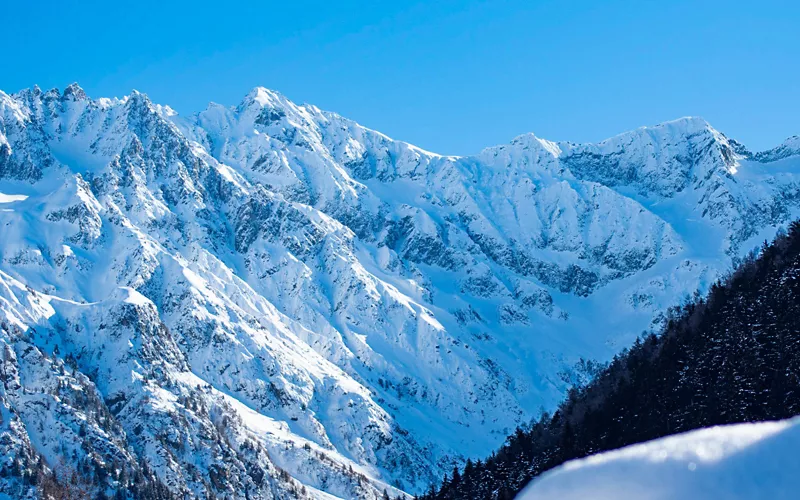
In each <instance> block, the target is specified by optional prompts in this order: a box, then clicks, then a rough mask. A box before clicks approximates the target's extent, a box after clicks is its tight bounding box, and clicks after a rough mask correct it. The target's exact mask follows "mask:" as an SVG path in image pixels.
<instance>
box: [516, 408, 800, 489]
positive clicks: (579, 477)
mask: <svg viewBox="0 0 800 500" xmlns="http://www.w3.org/2000/svg"><path fill="white" fill-rule="evenodd" d="M798 449H800V420H798V419H792V420H785V421H779V422H762V423H748V424H738V425H730V426H723V427H711V428H707V429H700V430H697V431H692V432H688V433H685V434H679V435H676V436H670V437H666V438H662V439H657V440H655V441H650V442H647V443H642V444H637V445H633V446H629V447H626V448H622V449H619V450H615V451H611V452H607V453H601V454H598V455H593V456H590V457H587V458H584V459H581V460H573V461H571V462H567V463H566V464H564V465H562V466H560V467H558V468H556V469H553V470H552V471H549V472H547V473H545V474H543V475H542V476H541V477H539V478H537V479H535V480H534V481H533V482H532V483H531V484H530V485H529V486H528V487H527V488H525V490H523V492H522V493H521V494H520V495H519V496H518V497H517V498H519V499H520V500H587V499H592V500H617V499H620V498H631V499H634V498H635V499H637V500H707V499H711V498H713V499H718V500H753V499H760V498H764V499H767V498H768V499H771V500H781V499H787V500H788V499H793V498H797V492H798V491H800V475H798V474H797V471H798V470H800V454H798V453H797V450H798Z"/></svg>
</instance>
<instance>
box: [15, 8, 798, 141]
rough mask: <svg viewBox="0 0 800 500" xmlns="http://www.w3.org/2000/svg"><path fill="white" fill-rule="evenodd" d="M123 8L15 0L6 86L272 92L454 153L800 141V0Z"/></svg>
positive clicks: (102, 92) (200, 103) (192, 106)
mask: <svg viewBox="0 0 800 500" xmlns="http://www.w3.org/2000/svg"><path fill="white" fill-rule="evenodd" d="M78 3H80V4H81V7H76V6H75V5H76V4H78ZM109 3H111V2H109ZM114 3H117V4H119V5H118V6H110V5H106V4H105V2H92V1H84V2H65V1H63V0H58V1H50V0H43V1H37V2H23V1H21V0H10V1H7V2H4V5H3V9H2V10H3V12H2V16H3V18H5V19H4V22H3V23H2V24H3V29H2V30H0V46H2V47H3V52H2V62H1V63H0V89H3V90H5V91H7V92H16V91H17V90H19V89H22V88H26V87H31V86H33V84H38V85H39V86H41V87H43V88H51V87H59V88H61V89H63V88H64V87H65V86H66V85H68V84H69V83H71V82H73V81H77V82H78V83H80V84H81V86H83V87H84V88H85V89H86V91H87V92H88V93H89V94H90V95H92V96H94V97H100V96H123V95H127V94H128V93H129V92H130V90H131V89H132V88H136V89H138V90H141V91H143V92H146V93H148V94H149V95H150V97H151V98H152V99H153V100H154V101H156V102H159V103H164V104H169V105H171V106H172V107H173V108H175V109H177V110H178V111H179V112H181V113H191V112H194V111H199V110H201V109H203V108H205V106H206V104H207V102H208V101H215V102H219V103H223V104H236V103H238V102H239V101H240V100H241V98H242V97H243V96H244V94H246V93H247V91H248V90H249V89H250V88H252V87H254V86H257V85H263V86H265V87H269V88H272V89H275V90H278V91H280V92H282V93H284V94H285V95H287V96H288V97H289V98H291V99H293V100H295V101H297V102H309V103H313V104H316V105H317V106H319V107H321V108H323V109H328V110H332V111H337V112H339V113H341V114H343V115H345V116H347V117H350V118H353V119H355V120H357V121H358V122H360V123H362V124H363V125H366V126H368V127H371V128H375V129H378V130H380V131H382V132H384V133H387V134H389V135H390V136H393V137H395V138H397V139H402V140H406V141H409V142H412V143H415V144H417V145H419V146H420V147H423V148H426V149H430V150H433V151H436V152H440V153H446V154H469V153H473V152H477V151H478V150H480V149H481V148H483V147H485V146H490V145H494V144H499V143H504V142H508V141H509V140H511V139H512V138H513V137H514V136H516V135H518V134H521V133H524V132H535V133H536V134H537V135H539V136H541V137H546V138H549V139H554V140H572V141H596V140H600V139H603V138H605V137H608V136H610V135H613V134H615V133H618V132H622V131H625V130H628V129H631V128H634V127H637V126H641V125H646V124H654V123H657V122H660V121H664V120H668V119H672V118H677V117H680V116H685V115H699V116H703V117H704V118H706V119H707V120H709V121H710V122H711V123H712V124H713V125H714V126H715V127H716V128H718V129H720V130H722V131H723V132H725V133H726V134H728V135H730V136H732V137H734V138H737V139H739V140H740V141H742V142H744V143H745V144H746V145H748V146H749V147H750V148H751V149H756V150H758V149H764V148H768V147H772V146H774V145H776V144H777V143H779V142H781V141H782V140H783V139H785V138H786V137H787V136H790V135H794V134H800V6H798V3H797V2H789V1H783V2H776V1H771V0H760V1H758V2H752V1H737V0H729V1H719V2H718V1H702V0H698V1H693V2H690V1H683V0H677V1H659V2H651V1H646V0H641V1H636V2H633V1H631V2H621V1H562V2H556V1H536V0H529V1H522V0H519V1H516V0H508V1H503V0H493V1H474V0H464V1H458V2H457V1H451V0H436V1H428V2H417V1H408V2H385V1H375V2H357V1H339V2H336V1H327V2H325V1H313V2H312V1H304V0H294V1H292V0H284V1H282V2H271V1H268V0H261V1H257V2H256V1H252V2H240V1H236V0H224V1H222V2H217V1H215V2H209V1H194V2H176V1H171V0H159V1H150V0H143V1H137V2H114Z"/></svg>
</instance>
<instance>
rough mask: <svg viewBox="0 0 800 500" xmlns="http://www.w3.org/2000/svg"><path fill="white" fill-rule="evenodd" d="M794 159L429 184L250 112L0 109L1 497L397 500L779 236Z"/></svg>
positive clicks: (620, 145)
mask: <svg viewBox="0 0 800 500" xmlns="http://www.w3.org/2000/svg"><path fill="white" fill-rule="evenodd" d="M796 142H797V141H796V140H794V139H790V140H789V141H787V142H786V143H785V144H784V145H783V146H779V147H778V148H776V149H774V150H771V151H768V152H763V153H751V152H749V151H748V150H747V148H746V147H745V146H743V145H741V144H738V143H736V142H735V141H733V140H731V139H729V138H727V137H726V136H725V135H723V134H722V133H720V132H718V131H716V130H714V129H713V128H712V127H711V126H710V125H709V124H708V123H706V122H705V121H703V120H701V119H698V118H684V119H680V120H676V121H674V122H668V123H665V124H662V125H658V126H655V127H647V128H641V129H637V130H635V131H632V132H628V133H625V134H622V135H620V136H617V137H614V138H611V139H608V140H606V141H603V142H601V143H598V144H572V143H566V142H563V143H556V142H550V141H546V140H543V139H540V138H537V137H535V136H533V135H523V136H520V137H518V138H516V139H514V140H513V141H512V142H511V143H509V144H507V145H502V146H497V147H492V148H488V149H485V150H483V151H481V152H480V153H478V154H477V155H474V156H467V157H452V156H441V155H437V154H434V153H431V152H428V151H425V150H423V149H420V148H417V147H415V146H412V145H410V144H407V143H404V142H400V141H395V140H392V139H390V138H389V137H387V136H385V135H383V134H381V133H379V132H375V131H373V130H370V129H367V128H364V127H362V126H360V125H358V124H357V123H355V122H353V121H351V120H348V119H346V118H343V117H341V116H339V115H337V114H334V113H330V112H326V111H322V110H320V109H318V108H316V107H315V106H312V105H297V104H295V103H293V102H291V101H290V100H288V99H287V98H286V97H284V96H282V95H281V94H279V93H277V92H273V91H270V90H267V89H264V88H260V87H259V88H256V89H254V90H253V91H251V92H250V93H249V94H248V95H247V96H246V97H245V98H244V99H243V101H242V102H241V103H240V104H238V105H236V106H233V107H225V106H220V105H216V104H212V105H210V106H209V107H208V109H206V110H205V111H203V112H200V113H197V114H194V115H190V116H182V115H180V114H178V113H176V112H175V111H174V110H172V109H171V108H169V107H168V106H164V105H159V104H156V103H153V102H152V101H150V99H149V98H148V97H147V96H146V95H145V94H142V93H139V92H133V93H131V95H130V96H128V97H125V98H122V99H117V98H99V99H93V98H90V97H88V96H87V95H86V93H85V92H84V91H83V90H82V89H81V88H80V87H79V86H77V85H71V86H69V87H68V88H67V89H65V90H64V91H63V92H60V91H58V90H56V89H53V90H49V91H42V90H41V89H39V88H38V87H34V88H33V89H30V90H24V91H21V92H19V93H16V94H13V95H9V94H5V93H2V92H0V228H2V238H0V318H1V319H2V321H3V325H4V326H3V328H2V334H0V343H2V348H3V349H4V352H5V353H6V354H5V357H4V358H3V359H4V361H3V363H4V365H3V367H4V368H3V373H4V374H5V375H4V377H5V378H4V384H5V385H4V389H3V390H2V391H3V392H2V393H0V405H2V406H1V407H0V410H1V411H0V413H2V415H3V420H2V422H3V424H2V425H3V432H5V433H6V435H7V436H8V437H9V439H8V440H6V441H4V442H5V443H6V444H7V446H8V447H9V448H8V450H7V451H8V453H7V454H4V455H3V456H6V457H12V458H8V459H7V460H6V463H5V467H7V470H8V471H9V475H7V476H1V477H0V492H2V493H6V494H9V495H11V496H24V495H30V494H32V492H33V491H34V490H35V488H36V485H34V484H32V483H31V482H30V479H25V478H30V477H38V476H37V474H39V472H35V471H44V472H41V474H45V475H47V474H50V472H47V471H53V470H55V471H56V472H57V474H56V477H58V471H59V470H63V469H64V467H66V468H67V469H69V470H71V469H72V468H74V469H75V470H76V471H77V473H78V474H80V475H81V477H84V478H85V479H86V480H87V483H88V484H90V485H93V486H92V487H93V488H95V489H102V490H103V491H105V492H106V493H107V494H113V493H114V492H115V491H117V490H123V489H125V488H128V486H130V485H133V484H139V486H138V487H139V489H140V490H141V491H147V492H152V491H155V490H158V491H161V492H163V491H168V492H170V494H173V495H177V496H181V497H182V496H183V495H188V496H190V497H204V496H209V495H210V496H219V497H222V496H225V495H228V496H231V497H245V496H249V497H251V498H269V497H274V498H295V497H297V496H302V495H306V496H309V497H315V498H326V497H325V496H324V494H323V493H321V492H324V493H326V494H330V495H334V496H338V497H343V498H381V497H382V496H383V493H384V490H385V491H386V493H387V495H389V496H398V495H403V491H405V492H411V493H413V492H418V491H421V489H422V488H425V487H426V486H427V485H428V484H430V483H432V482H434V481H436V480H438V479H439V478H441V477H442V475H443V474H444V473H445V472H446V471H450V470H452V467H453V465H456V464H461V463H462V462H463V461H464V460H465V459H466V458H468V457H473V458H474V457H478V456H483V455H485V454H486V453H488V452H489V451H490V450H492V449H494V448H495V447H497V446H498V445H499V444H500V443H501V442H502V441H503V440H504V439H505V436H506V435H507V433H508V432H510V431H511V430H512V429H514V428H515V427H516V426H517V425H518V424H520V423H523V422H528V421H529V420H530V419H531V418H532V417H534V416H537V415H538V414H539V412H540V411H541V409H542V408H544V409H552V408H553V407H554V406H555V404H556V403H557V402H558V401H559V400H560V399H561V398H562V397H563V395H564V394H565V392H566V391H567V389H568V388H569V387H570V386H572V385H573V384H575V383H576V382H581V381H584V380H586V379H587V378H589V377H591V376H592V369H591V366H592V364H591V363H587V362H586V361H588V360H598V361H605V360H608V359H610V358H611V356H613V354H615V353H616V352H617V351H618V350H619V349H621V348H622V347H624V346H625V345H627V344H628V343H629V342H631V341H632V339H633V338H634V337H635V336H637V335H638V334H640V333H641V332H642V331H643V330H646V329H650V328H652V327H655V326H658V325H660V322H661V320H662V319H663V316H662V313H663V311H664V310H665V309H666V308H667V307H668V306H670V305H673V304H675V303H677V302H678V301H680V300H681V299H682V298H683V297H684V296H686V295H687V294H691V293H693V292H694V291H695V290H698V289H699V290H701V291H703V290H705V288H706V287H707V286H708V285H709V284H710V283H711V282H712V281H713V280H714V279H715V278H716V277H717V276H718V275H719V274H720V273H721V272H723V271H725V270H726V269H728V268H729V267H730V265H731V262H732V261H735V260H737V259H738V258H740V257H741V256H742V255H744V254H745V253H746V252H747V251H749V250H750V249H751V248H752V247H753V246H754V245H756V244H757V243H759V242H760V241H762V240H763V239H764V238H771V237H772V235H773V234H774V233H775V231H776V230H777V229H778V228H779V227H781V226H782V225H784V224H785V223H786V222H787V221H788V220H790V219H791V218H792V217H795V216H796V215H797V214H798V212H799V210H798V205H799V204H800V185H798V179H799V178H800V177H798V175H799V174H800V151H798V149H797V148H796V147H795V145H796V144H795V143H796ZM582 360H583V362H581V361H582ZM3 446H6V445H3ZM13 457H27V458H24V459H23V458H19V459H17V458H13ZM59 464H64V465H63V467H61V466H60V465H59ZM75 464H77V465H75ZM4 470H6V469H4ZM61 474H62V476H64V474H65V473H64V472H62V473H61ZM47 477H52V476H47ZM136 481H138V483H137V482H136ZM128 489H129V490H130V488H128ZM131 491H133V490H131ZM137 491H139V490H137ZM148 494H150V493H148Z"/></svg>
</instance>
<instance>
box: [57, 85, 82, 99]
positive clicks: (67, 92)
mask: <svg viewBox="0 0 800 500" xmlns="http://www.w3.org/2000/svg"><path fill="white" fill-rule="evenodd" d="M61 98H62V99H64V100H71V101H83V100H84V99H88V97H87V96H86V92H84V91H83V89H82V88H81V87H80V85H78V84H77V83H71V84H69V86H67V88H65V89H64V93H63V94H62V95H61Z"/></svg>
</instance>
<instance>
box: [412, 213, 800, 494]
mask: <svg viewBox="0 0 800 500" xmlns="http://www.w3.org/2000/svg"><path fill="white" fill-rule="evenodd" d="M799 376H800V222H794V223H793V224H791V226H790V227H789V230H788V233H786V234H781V235H779V236H778V237H777V238H776V239H775V241H774V242H773V243H772V244H766V243H765V244H764V246H763V248H762V249H761V252H760V253H759V254H755V253H754V254H753V255H752V256H751V257H749V258H747V259H745V261H744V262H743V263H742V264H740V265H739V266H738V268H737V269H736V270H735V272H733V273H732V274H731V275H729V276H727V277H725V278H724V279H722V280H720V282H718V283H717V284H715V285H714V286H712V288H711V290H710V292H709V294H708V297H707V298H700V297H697V298H696V299H695V300H693V301H692V302H690V303H688V304H685V305H683V306H681V307H676V308H675V309H673V310H672V311H671V314H670V317H669V319H668V321H667V323H666V325H665V327H664V329H663V331H662V332H661V334H660V335H649V336H647V337H645V338H643V339H641V340H637V341H636V343H635V344H634V345H633V346H632V347H631V348H630V349H629V350H625V351H624V352H622V353H621V354H620V355H618V356H616V357H615V358H614V360H613V361H612V362H611V363H610V364H609V366H608V367H607V368H606V369H605V370H604V371H603V372H601V373H600V374H599V375H598V376H597V377H596V378H595V379H594V381H593V382H591V383H590V384H589V385H588V386H586V387H584V388H581V389H573V390H572V391H571V392H570V393H569V395H568V397H567V399H566V400H565V401H564V402H563V403H562V404H561V406H560V407H559V409H558V410H557V411H556V412H555V413H554V414H553V415H547V414H546V415H544V416H542V418H541V419H539V420H538V421H537V422H534V423H533V424H532V425H531V426H530V427H529V428H525V429H517V431H516V433H515V434H514V435H512V436H510V437H509V438H508V440H507V442H506V444H505V445H504V446H503V447H502V448H501V449H500V450H498V451H497V452H496V453H495V454H493V455H492V456H491V457H489V458H488V459H487V460H486V461H485V462H484V461H479V462H477V463H472V462H468V463H467V466H466V469H465V470H462V471H454V472H453V474H452V475H451V476H450V478H449V479H448V478H446V479H445V482H444V484H443V485H441V486H440V487H439V488H438V489H437V490H436V491H431V492H429V493H428V494H427V495H423V496H422V497H421V498H422V499H424V500H431V499H460V498H492V499H494V498H499V499H505V498H513V497H514V495H515V494H516V493H517V492H519V491H520V490H521V489H522V488H523V487H524V486H525V484H526V483H527V482H528V481H530V480H531V479H532V478H533V477H535V476H537V475H539V474H541V473H542V472H544V471H547V470H548V469H551V468H553V467H555V466H557V465H559V464H561V463H563V462H565V461H567V460H571V459H574V458H579V457H583V456H586V455H590V454H594V453H598V452H602V451H606V450H611V449H615V448H619V447H622V446H626V445H630V444H633V443H638V442H642V441H647V440H651V439H655V438H659V437H663V436H666V435H670V434H675V433H679V432H683V431H688V430H692V429H697V428H700V427H707V426H712V425H718V424H730V423H736V422H748V421H762V420H772V419H781V418H787V417H790V416H793V415H797V414H798V413H800V383H798V382H799V380H798V377H799Z"/></svg>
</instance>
